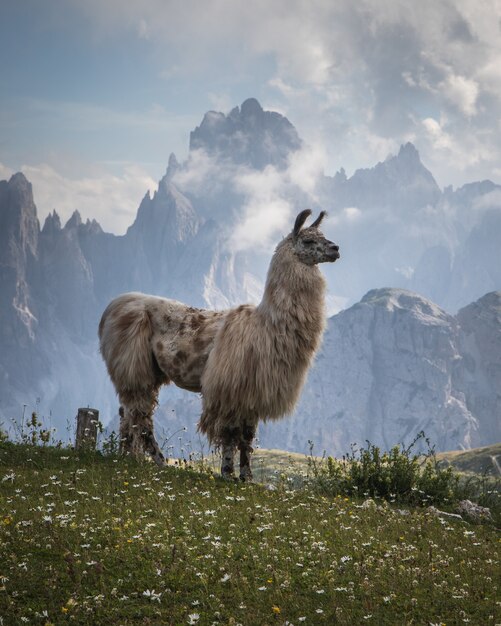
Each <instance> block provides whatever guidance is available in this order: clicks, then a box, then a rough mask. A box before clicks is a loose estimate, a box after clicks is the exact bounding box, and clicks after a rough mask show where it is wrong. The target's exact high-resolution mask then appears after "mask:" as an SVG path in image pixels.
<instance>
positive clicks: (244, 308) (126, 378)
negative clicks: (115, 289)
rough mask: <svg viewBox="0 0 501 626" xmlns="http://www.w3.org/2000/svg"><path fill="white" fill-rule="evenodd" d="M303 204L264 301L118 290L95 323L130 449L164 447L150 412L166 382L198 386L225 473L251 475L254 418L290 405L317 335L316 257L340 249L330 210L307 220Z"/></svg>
mask: <svg viewBox="0 0 501 626" xmlns="http://www.w3.org/2000/svg"><path fill="white" fill-rule="evenodd" d="M310 214H311V211H309V210H306V211H302V212H301V213H300V214H299V215H298V217H297V218H296V222H295V224H294V228H293V230H292V232H291V233H290V235H288V236H287V237H285V238H284V239H283V240H282V241H281V242H280V243H279V244H278V246H277V249H276V251H275V254H274V256H273V258H272V261H271V264H270V268H269V270H268V276H267V280H266V286H265V292H264V296H263V299H262V301H261V303H260V304H259V305H258V306H253V305H250V304H245V305H241V306H239V307H236V308H234V309H228V310H225V311H210V310H205V309H195V308H193V307H189V306H186V305H185V304H182V303H180V302H176V301H175V300H168V299H165V298H159V297H156V296H149V295H145V294H141V293H129V294H124V295H121V296H119V297H118V298H116V299H115V300H113V301H112V302H111V303H110V304H109V305H108V307H107V309H106V310H105V312H104V313H103V316H102V319H101V323H100V325H99V337H100V345H101V353H102V355H103V358H104V360H105V362H106V365H107V368H108V372H109V374H110V377H111V380H112V381H113V383H114V385H115V388H116V390H117V393H118V396H119V399H120V402H121V403H122V405H123V411H122V413H121V426H120V435H121V440H122V447H123V450H124V451H128V452H131V453H132V454H135V455H138V454H140V453H142V452H148V453H150V454H152V456H153V457H154V459H155V460H156V462H157V463H159V464H162V463H163V456H162V453H161V451H160V449H159V446H158V444H157V442H156V440H155V437H154V435H153V422H152V415H153V411H154V409H155V406H156V403H157V397H158V391H159V389H160V387H161V385H163V384H168V383H169V382H171V381H172V382H174V384H176V385H177V386H178V387H181V388H183V389H188V390H189V391H194V392H201V393H202V400H203V410H202V415H201V418H200V421H199V425H198V428H199V430H200V431H201V432H203V433H205V434H206V435H207V437H208V439H209V441H210V442H211V443H213V444H215V445H218V446H220V447H221V449H222V454H223V462H222V473H223V475H228V476H231V475H232V474H233V457H234V453H235V451H236V449H237V448H238V449H239V450H240V477H241V478H242V479H244V480H247V479H250V478H251V476H252V474H251V468H250V456H251V453H252V441H253V439H254V436H255V432H256V427H257V424H258V421H259V420H260V419H261V420H267V419H278V418H280V417H282V416H283V415H286V414H288V413H290V412H291V411H292V410H293V409H294V406H295V404H296V402H297V399H298V397H299V394H300V392H301V389H302V386H303V383H304V380H305V377H306V373H307V370H308V368H309V366H310V364H311V361H312V359H313V356H314V354H315V352H316V350H317V349H318V347H319V345H320V341H321V336H322V332H323V330H324V323H325V311H324V293H325V280H324V278H323V276H322V274H321V273H320V271H319V269H318V267H317V264H318V263H323V262H333V261H335V260H336V259H337V258H339V248H338V246H336V245H335V244H333V243H332V242H330V241H328V240H327V239H326V238H325V237H324V236H323V234H322V233H321V232H320V230H319V225H320V222H321V221H322V218H323V216H324V213H323V212H322V213H321V214H320V216H319V217H318V218H317V220H316V221H315V222H314V223H313V224H312V225H311V226H309V227H307V228H305V227H304V223H305V221H306V219H307V218H308V216H309V215H310Z"/></svg>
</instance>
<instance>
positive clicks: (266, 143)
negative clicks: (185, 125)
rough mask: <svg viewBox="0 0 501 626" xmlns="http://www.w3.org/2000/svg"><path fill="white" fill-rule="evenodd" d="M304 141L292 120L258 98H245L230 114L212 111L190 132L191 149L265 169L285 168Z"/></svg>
mask: <svg viewBox="0 0 501 626" xmlns="http://www.w3.org/2000/svg"><path fill="white" fill-rule="evenodd" d="M300 147H301V140H300V138H299V135H298V134H297V131H296V129H295V128H294V126H293V125H292V124H291V123H290V122H289V120H288V119H287V118H286V117H284V116H283V115H281V114H280V113H277V112H274V111H265V110H264V109H263V108H262V106H261V105H260V104H259V102H258V101H257V100H256V99H255V98H249V99H247V100H245V101H244V102H243V103H242V105H241V106H240V107H235V108H234V109H232V110H231V111H230V113H229V114H228V115H225V114H224V113H221V112H218V111H209V112H207V113H206V114H205V115H204V118H203V120H202V123H201V124H200V126H198V127H197V128H196V129H195V130H194V131H192V132H191V133H190V150H198V149H202V150H204V151H206V152H207V153H208V154H211V155H217V156H218V157H220V158H222V159H226V160H229V161H233V162H235V163H238V164H240V163H242V164H245V165H249V166H251V167H253V168H255V169H263V168H264V167H266V166H267V165H270V164H271V165H274V166H276V167H278V168H283V167H285V166H286V165H287V162H288V157H289V155H290V153H291V152H294V151H296V150H298V149H299V148H300Z"/></svg>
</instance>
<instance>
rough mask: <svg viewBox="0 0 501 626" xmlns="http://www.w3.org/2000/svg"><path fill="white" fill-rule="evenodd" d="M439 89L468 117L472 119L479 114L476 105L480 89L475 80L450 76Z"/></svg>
mask: <svg viewBox="0 0 501 626" xmlns="http://www.w3.org/2000/svg"><path fill="white" fill-rule="evenodd" d="M438 87H439V89H441V90H442V91H443V92H444V95H445V97H446V98H447V99H448V100H449V101H450V102H452V104H453V105H454V106H456V107H457V108H458V109H459V110H460V111H462V112H463V113H464V115H465V116H466V117H471V116H472V115H475V114H476V113H477V106H476V103H477V98H478V92H479V87H478V83H476V82H475V81H474V80H471V79H468V78H465V77H464V76H458V75H456V74H449V75H448V76H447V78H446V79H445V80H444V81H443V82H441V83H440V84H439V85H438Z"/></svg>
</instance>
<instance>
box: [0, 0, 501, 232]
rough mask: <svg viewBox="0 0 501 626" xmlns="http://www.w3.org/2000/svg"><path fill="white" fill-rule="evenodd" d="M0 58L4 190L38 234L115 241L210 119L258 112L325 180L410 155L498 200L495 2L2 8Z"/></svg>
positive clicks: (500, 123) (442, 178) (106, 1)
mask: <svg viewBox="0 0 501 626" xmlns="http://www.w3.org/2000/svg"><path fill="white" fill-rule="evenodd" d="M0 58H1V59H2V65H1V76H2V79H1V84H2V86H1V89H0V179H5V178H8V177H9V176H10V175H11V174H12V173H14V172H16V171H19V170H22V171H23V172H24V173H25V174H26V176H27V177H28V179H29V180H30V181H31V182H32V183H33V188H34V195H35V202H36V204H37V207H38V213H39V217H40V218H41V220H42V221H43V219H44V218H45V216H46V215H47V213H48V212H49V211H52V210H53V209H56V210H57V211H58V213H59V214H60V215H61V217H62V219H63V222H64V220H66V219H68V218H69V216H70V215H71V213H72V212H73V211H74V210H75V209H78V210H79V211H80V213H81V214H82V216H83V217H84V219H85V218H96V219H97V220H98V221H99V222H100V223H101V225H102V226H103V228H104V229H105V230H108V231H111V232H115V233H118V234H119V233H123V232H124V231H125V230H126V228H127V226H128V225H130V223H131V222H132V220H133V218H134V214H135V212H136V210H137V207H138V205H139V202H140V201H141V199H142V197H143V196H144V195H145V193H146V192H147V191H148V190H151V191H153V190H154V189H155V188H156V186H157V181H158V180H159V179H160V178H161V177H162V175H163V174H164V172H165V169H166V167H167V162H168V158H169V155H170V153H171V152H174V153H175V154H176V156H177V157H178V160H184V159H185V158H186V157H187V154H188V144H189V133H190V131H191V130H193V129H194V128H195V127H196V126H197V125H198V124H200V122H201V120H202V118H203V115H204V113H205V112H206V111H208V110H217V111H222V112H225V113H227V112H229V111H230V110H231V109H232V108H233V107H234V106H237V105H240V104H241V103H242V102H243V101H244V100H245V99H246V98H249V97H255V98H257V99H258V100H259V101H260V103H261V105H262V106H263V107H264V108H265V109H268V110H274V111H278V112H280V113H282V114H283V115H286V116H287V118H288V119H289V120H290V121H291V122H292V123H293V124H294V126H295V127H296V129H297V131H298V133H299V135H300V136H301V138H302V139H303V140H304V141H305V142H306V143H307V144H308V145H309V146H310V147H311V149H312V151H313V152H314V153H315V154H316V155H321V158H320V159H318V167H320V168H322V170H323V171H324V172H325V173H326V174H330V175H333V174H334V173H335V172H336V171H337V170H338V169H340V168H341V167H344V168H345V170H346V172H347V174H348V175H351V174H352V173H353V172H354V171H355V170H356V169H357V168H361V167H371V166H373V165H374V164H375V163H377V162H378V161H381V160H384V159H385V158H386V157H387V156H388V155H389V154H395V153H396V152H398V149H399V146H400V145H401V144H402V143H405V142H407V141H411V142H413V143H414V145H415V146H416V147H417V149H418V150H419V152H420V155H421V158H422V161H423V162H424V164H425V165H426V166H427V167H428V168H429V169H430V171H431V172H432V173H433V175H434V176H435V178H436V179H437V182H438V183H439V185H441V186H445V185H453V186H454V187H457V186H460V185H462V184H464V183H467V182H472V181H475V180H482V179H486V178H489V179H491V180H493V181H494V182H497V183H501V0H455V1H447V0H421V1H420V2H415V0H359V1H358V2H353V1H352V0H336V1H333V0H266V1H264V0H253V1H252V2H248V1H243V0H204V1H201V0H197V1H195V0H177V1H173V0H136V1H134V2H133V1H130V2H123V0H85V2H82V1H81V0H44V2H40V1H38V0H17V1H16V2H8V1H6V2H2V3H1V6H0ZM306 167H307V166H306Z"/></svg>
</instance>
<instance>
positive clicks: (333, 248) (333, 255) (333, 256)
mask: <svg viewBox="0 0 501 626" xmlns="http://www.w3.org/2000/svg"><path fill="white" fill-rule="evenodd" d="M327 256H328V258H329V261H330V262H331V263H334V261H337V259H339V257H340V256H341V254H340V253H339V246H338V245H336V244H335V243H331V244H330V245H329V248H328V252H327Z"/></svg>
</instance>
